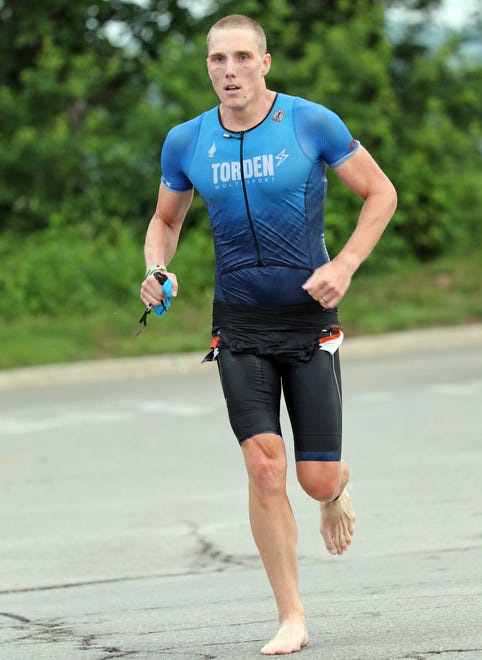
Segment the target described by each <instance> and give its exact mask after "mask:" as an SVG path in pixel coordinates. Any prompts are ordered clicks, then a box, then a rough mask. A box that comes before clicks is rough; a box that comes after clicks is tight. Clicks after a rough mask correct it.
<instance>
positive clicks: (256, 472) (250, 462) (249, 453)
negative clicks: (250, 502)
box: [242, 434, 286, 496]
mask: <svg viewBox="0 0 482 660" xmlns="http://www.w3.org/2000/svg"><path fill="white" fill-rule="evenodd" d="M242 449H243V454H244V460H245V462H246V469H247V471H248V476H249V480H250V485H251V486H252V487H253V488H255V489H256V491H257V492H258V494H259V495H261V496H269V495H274V494H277V493H278V492H280V491H282V492H284V491H285V488H286V453H285V449H284V443H283V440H282V438H280V436H277V435H274V434H261V435H256V436H253V437H252V438H250V439H249V440H246V441H245V442H243V444H242Z"/></svg>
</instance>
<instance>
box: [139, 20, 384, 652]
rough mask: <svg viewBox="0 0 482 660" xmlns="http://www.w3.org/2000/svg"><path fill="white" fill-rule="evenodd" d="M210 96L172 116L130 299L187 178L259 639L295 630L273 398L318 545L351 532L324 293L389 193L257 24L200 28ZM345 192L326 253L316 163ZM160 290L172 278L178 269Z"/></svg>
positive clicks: (283, 641)
mask: <svg viewBox="0 0 482 660" xmlns="http://www.w3.org/2000/svg"><path fill="white" fill-rule="evenodd" d="M207 46H208V58H207V68H208V74H209V77H210V79H211V82H212V84H213V88H214V90H215V92H216V94H217V96H218V97H219V100H220V104H219V106H217V107H216V108H213V109H211V110H209V111H207V112H205V113H203V114H201V115H199V116H198V117H196V118H194V119H192V120H191V121H188V122H186V123H183V124H181V125H179V126H176V127H175V128H173V129H172V130H171V131H170V132H169V134H168V136H167V138H166V140H165V143H164V146H163V150H162V156H161V167H162V179H161V184H160V188H159V196H158V201H157V207H156V211H155V214H154V216H153V217H152V219H151V221H150V224H149V227H148V230H147V235H146V242H145V258H146V266H147V274H146V278H145V280H144V282H143V283H142V286H141V299H142V301H143V302H144V303H145V304H146V305H148V304H150V305H159V304H160V303H161V301H162V300H163V298H164V294H163V292H162V290H161V287H160V285H159V283H158V281H157V280H156V279H155V277H154V275H153V274H154V273H155V272H157V271H166V272H167V266H168V264H169V262H170V261H171V259H172V258H173V256H174V253H175V251H176V247H177V243H178V239H179V233H180V231H181V227H182V224H183V222H184V219H185V216H186V214H187V211H188V209H189V206H190V204H191V201H192V197H193V190H194V189H196V190H198V192H199V193H200V195H201V196H202V198H203V200H204V202H205V204H206V207H207V209H208V213H209V218H210V222H211V228H212V234H213V239H214V248H215V258H216V273H215V295H214V303H213V337H214V340H213V345H212V349H213V350H212V356H213V358H214V359H216V360H217V363H218V368H219V373H220V378H221V383H222V387H223V391H224V395H225V398H226V402H227V409H228V414H229V419H230V423H231V426H232V428H233V431H234V433H235V435H236V437H237V439H238V441H239V443H240V446H241V449H242V453H243V456H244V460H245V464H246V468H247V472H248V477H249V515H250V522H251V529H252V532H253V536H254V539H255V542H256V545H257V547H258V550H259V553H260V556H261V558H262V561H263V563H264V567H265V570H266V573H267V576H268V579H269V581H270V584H271V587H272V589H273V593H274V596H275V599H276V604H277V608H278V616H279V622H280V628H279V631H278V633H277V634H276V635H275V637H274V638H273V639H272V640H271V641H269V642H268V643H267V644H266V645H265V646H263V648H262V649H261V652H262V653H263V654H265V655H280V654H288V653H293V652H296V651H299V650H300V649H301V648H302V647H303V646H305V645H306V644H307V643H308V632H307V628H306V624H305V615H304V609H303V604H302V601H301V597H300V590H299V580H298V560H297V551H296V543H297V528H296V522H295V519H294V517H293V513H292V510H291V506H290V503H289V500H288V497H287V494H286V469H287V457H286V450H285V445H284V442H283V438H282V433H281V427H280V420H279V412H280V397H281V392H283V394H284V398H285V402H286V406H287V409H288V412H289V417H290V422H291V427H292V432H293V437H294V445H295V457H296V471H297V477H298V480H299V483H300V484H301V486H302V488H303V489H304V490H305V491H306V493H308V495H310V496H311V497H312V498H314V499H315V500H317V501H318V502H320V506H321V533H322V536H323V539H324V542H325V545H326V547H327V549H328V551H329V552H330V553H332V554H334V555H341V554H342V553H343V552H344V551H345V550H346V549H347V548H348V546H349V545H350V543H351V538H352V535H353V531H354V522H355V516H354V513H353V509H352V506H351V502H350V497H349V495H348V492H347V490H346V486H347V483H348V479H349V469H348V466H347V464H346V463H345V461H343V460H342V459H341V383H340V362H339V353H338V349H339V346H340V344H341V342H342V340H343V332H342V329H341V326H340V324H339V320H338V314H337V305H338V303H339V302H340V300H341V299H342V298H343V296H344V294H345V293H346V291H347V289H348V287H349V285H350V281H351V278H352V276H353V274H354V273H355V271H356V270H357V268H358V267H359V266H360V264H361V263H362V262H363V260H364V259H365V258H366V257H367V256H368V255H369V254H370V252H371V251H372V249H373V247H374V246H375V245H376V243H377V242H378V240H379V238H380V236H381V235H382V233H383V231H384V229H385V227H386V225H387V224H388V222H389V221H390V218H391V216H392V215H393V213H394V211H395V208H396V192H395V190H394V187H393V185H392V184H391V182H390V181H389V179H388V178H387V177H386V176H385V174H384V173H383V172H382V170H381V169H380V168H379V166H378V165H377V164H376V162H375V161H374V160H373V158H372V157H371V156H370V154H369V153H368V152H367V151H366V149H364V147H363V146H362V145H361V144H360V143H359V142H358V140H356V139H354V138H353V136H352V135H351V134H350V132H349V131H348V129H347V127H346V126H345V124H344V123H343V122H342V120H341V119H340V118H339V117H338V116H337V115H336V114H334V113H333V112H331V111H330V110H328V109H327V108H325V107H324V106H322V105H319V104H316V103H313V102H310V101H307V100H305V99H301V98H296V97H292V96H288V95H286V94H280V93H276V92H275V91H272V90H269V89H268V88H267V86H266V81H265V78H266V75H267V74H268V72H269V70H270V65H271V56H270V54H269V53H268V52H267V46H266V37H265V34H264V31H263V29H262V28H261V26H260V25H259V24H257V23H256V22H254V21H253V20H251V19H250V18H248V17H246V16H240V15H232V16H227V17H225V18H223V19H221V20H220V21H218V22H217V23H215V24H214V25H213V27H212V28H211V30H210V31H209V33H208V37H207ZM327 165H328V166H329V167H331V168H332V169H333V171H334V172H335V173H336V175H337V176H338V178H339V179H340V180H341V181H342V182H343V183H344V184H345V185H347V186H348V187H349V188H350V189H351V190H353V191H354V193H356V194H357V195H359V196H360V197H361V198H362V200H363V204H362V208H361V212H360V215H359V217H358V220H357V222H356V225H355V227H354V230H353V233H352V234H351V236H350V238H349V240H348V241H347V243H346V244H345V246H344V247H343V249H342V250H341V251H340V252H339V254H337V255H336V256H335V257H334V258H333V259H332V260H330V258H329V256H328V252H327V249H326V246H325V241H324V234H323V232H324V200H325V194H326V178H325V172H326V166H327ZM168 275H169V277H170V279H171V280H172V281H173V295H176V293H177V288H178V284H177V279H176V276H175V274H174V273H172V272H169V273H168Z"/></svg>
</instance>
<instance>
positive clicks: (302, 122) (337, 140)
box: [294, 99, 360, 167]
mask: <svg viewBox="0 0 482 660" xmlns="http://www.w3.org/2000/svg"><path fill="white" fill-rule="evenodd" d="M294 118H295V131H296V136H297V138H298V141H299V143H300V146H301V148H302V149H303V151H305V153H306V154H307V155H308V156H309V157H310V158H311V159H312V160H314V161H319V160H323V161H325V163H327V165H329V166H330V167H337V166H338V165H341V164H342V163H344V162H345V160H347V159H348V158H350V156H352V155H353V154H354V153H355V151H356V150H357V149H358V148H359V146H360V143H359V141H358V140H356V139H354V137H353V136H352V134H351V133H350V131H349V130H348V128H347V126H346V125H345V123H344V122H343V121H342V119H340V117H339V116H338V115H337V114H336V113H334V112H332V111H331V110H329V109H328V108H325V107H324V106H323V105H319V104H317V103H312V102H310V101H305V100H304V99H297V104H296V105H295V116H294Z"/></svg>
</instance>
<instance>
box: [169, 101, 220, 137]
mask: <svg viewBox="0 0 482 660" xmlns="http://www.w3.org/2000/svg"><path fill="white" fill-rule="evenodd" d="M217 116H218V109H217V107H215V108H211V109H210V110H206V111H205V112H201V114H199V115H196V117H193V118H192V119H188V120H187V121H184V122H181V123H180V124H177V125H176V126H174V127H173V128H171V130H170V131H169V134H170V135H186V134H192V133H193V132H197V131H199V129H200V127H201V126H202V124H203V123H204V122H206V121H213V120H217Z"/></svg>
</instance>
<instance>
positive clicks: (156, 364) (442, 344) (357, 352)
mask: <svg viewBox="0 0 482 660" xmlns="http://www.w3.org/2000/svg"><path fill="white" fill-rule="evenodd" d="M462 336H463V341H462V340H461V337H462ZM461 344H463V346H465V347H467V346H482V324H481V323H476V324H472V325H464V326H454V327H443V328H426V329H421V330H409V331H406V332H392V333H385V334H383V335H369V336H363V337H353V338H347V339H345V341H344V343H343V349H342V351H343V360H344V361H347V360H355V359H358V358H366V357H370V356H381V355H401V354H403V353H406V352H407V351H410V352H412V353H414V352H422V351H425V350H434V349H435V350H441V349H448V348H453V347H458V346H460V345H461ZM204 354H205V352H202V353H179V354H176V355H149V356H142V357H135V358H119V359H106V360H96V361H89V362H73V363H68V364H50V365H43V366H38V367H23V368H19V369H6V370H4V371H0V391H4V390H10V389H16V388H20V387H45V386H48V387H50V386H52V385H61V384H73V383H86V382H98V381H109V380H118V379H131V378H145V377H146V376H156V375H164V374H173V373H175V374H186V373H192V372H195V371H198V370H199V371H200V370H201V369H202V368H203V366H202V365H201V360H202V359H203V357H204Z"/></svg>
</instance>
